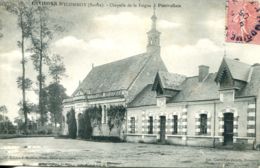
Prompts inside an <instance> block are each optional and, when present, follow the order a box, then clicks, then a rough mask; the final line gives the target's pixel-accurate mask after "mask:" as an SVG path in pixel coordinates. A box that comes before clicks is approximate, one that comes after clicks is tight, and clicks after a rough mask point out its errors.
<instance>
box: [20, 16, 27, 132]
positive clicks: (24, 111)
mask: <svg viewBox="0 0 260 168" xmlns="http://www.w3.org/2000/svg"><path fill="white" fill-rule="evenodd" d="M20 15H21V30H22V41H21V50H22V94H23V100H22V106H23V113H24V131H25V134H27V133H28V117H27V106H26V95H25V58H24V28H23V14H20Z"/></svg>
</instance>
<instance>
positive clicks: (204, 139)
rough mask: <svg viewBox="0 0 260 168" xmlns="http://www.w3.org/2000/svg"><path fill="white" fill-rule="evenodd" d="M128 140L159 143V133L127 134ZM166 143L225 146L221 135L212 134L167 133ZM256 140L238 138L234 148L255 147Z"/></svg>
mask: <svg viewBox="0 0 260 168" xmlns="http://www.w3.org/2000/svg"><path fill="white" fill-rule="evenodd" d="M126 141H127V142H135V143H137V142H142V143H157V142H158V141H159V135H156V134H127V135H126ZM166 143H167V144H171V145H184V146H199V147H211V148H212V147H216V148H225V146H223V142H222V141H220V137H215V138H214V137H212V136H187V135H167V134H166ZM253 146H254V141H249V140H248V138H246V137H245V138H236V142H234V143H233V148H234V149H253Z"/></svg>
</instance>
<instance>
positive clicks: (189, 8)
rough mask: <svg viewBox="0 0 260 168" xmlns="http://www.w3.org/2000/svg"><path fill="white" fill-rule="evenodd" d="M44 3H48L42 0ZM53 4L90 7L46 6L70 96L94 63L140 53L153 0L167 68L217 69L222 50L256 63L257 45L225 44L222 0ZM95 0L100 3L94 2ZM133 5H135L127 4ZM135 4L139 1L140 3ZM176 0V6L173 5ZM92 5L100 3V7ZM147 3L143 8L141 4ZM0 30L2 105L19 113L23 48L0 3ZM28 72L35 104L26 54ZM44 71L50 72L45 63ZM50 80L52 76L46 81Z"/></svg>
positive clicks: (107, 0)
mask: <svg viewBox="0 0 260 168" xmlns="http://www.w3.org/2000/svg"><path fill="white" fill-rule="evenodd" d="M42 2H50V0H45V1H42ZM52 2H57V3H60V2H61V3H69V2H74V3H75V2H76V3H81V4H83V3H85V4H86V5H88V4H92V6H91V7H88V6H59V5H58V6H50V9H51V10H50V15H51V17H52V20H53V21H54V22H55V23H59V24H61V25H62V26H63V27H64V28H65V31H64V32H62V33H59V34H56V35H55V37H54V38H53V40H52V42H51V45H50V52H51V53H53V54H59V55H61V56H63V58H64V64H65V66H66V74H67V77H65V78H63V79H62V81H61V84H63V85H64V87H65V88H66V89H67V91H66V92H67V94H68V95H71V94H72V92H73V91H74V90H75V89H76V88H77V86H78V84H79V81H82V80H83V79H84V78H85V76H86V75H87V74H88V72H89V71H90V70H91V68H92V65H94V66H97V65H102V64H105V63H109V62H112V61H116V60H120V59H124V58H127V57H130V56H133V55H137V54H140V53H144V52H145V51H146V45H147V35H146V32H148V31H149V30H150V27H151V19H150V17H151V16H152V13H153V9H152V8H151V7H149V6H151V5H152V4H153V3H154V2H155V4H157V5H159V4H161V5H168V6H170V5H172V6H175V7H157V8H156V15H157V18H158V22H157V29H158V30H159V31H160V32H161V57H162V59H163V61H164V63H165V65H166V66H167V68H168V70H169V71H170V72H174V73H180V74H184V75H187V76H194V75H197V74H198V66H199V65H202V64H203V65H208V66H210V72H216V71H217V70H218V67H219V65H220V63H221V60H222V59H223V56H224V53H226V56H227V57H229V58H239V59H240V61H241V62H245V63H248V64H254V63H257V62H260V56H259V53H260V46H259V45H254V44H238V43H225V36H224V29H225V21H226V11H225V2H226V0H163V1H162V0H161V1H159V0H157V1H153V0H76V1H72V0H71V1H70V0H56V1H54V0H52ZM97 3H98V4H97ZM128 4H131V5H133V4H135V5H136V6H137V7H127V5H128ZM139 4H142V5H140V6H139ZM173 4H175V5H173ZM94 5H104V6H103V7H98V6H94ZM145 6H146V7H145ZM0 20H1V23H2V30H0V31H1V32H2V34H3V35H4V36H3V37H2V38H1V39H0V93H1V94H0V105H6V106H7V108H8V116H9V117H10V118H11V119H12V120H13V119H14V118H15V117H16V116H18V108H19V107H18V106H17V104H18V102H19V101H20V100H21V96H22V93H21V90H19V89H18V88H17V84H16V79H17V77H18V76H20V75H21V73H22V71H21V70H22V69H21V64H20V61H21V52H20V50H19V48H18V47H17V45H16V44H17V40H19V38H20V36H21V33H20V31H19V29H18V27H17V20H16V17H15V16H14V15H12V14H10V13H8V12H6V11H5V10H4V8H3V6H1V4H0ZM26 57H27V59H28V63H27V66H26V74H27V77H29V78H31V79H32V80H33V81H34V85H33V88H32V89H31V90H30V91H28V92H27V98H28V99H29V100H30V101H31V102H35V103H37V95H36V94H35V91H34V89H36V88H37V85H36V82H35V81H36V72H35V70H34V69H33V66H32V62H31V61H30V55H29V54H26ZM44 68H45V74H47V75H48V71H47V67H46V66H45V67H44ZM48 82H50V79H49V80H48V81H47V84H48Z"/></svg>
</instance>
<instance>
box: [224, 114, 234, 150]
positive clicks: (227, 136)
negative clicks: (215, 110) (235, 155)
mask: <svg viewBox="0 0 260 168" xmlns="http://www.w3.org/2000/svg"><path fill="white" fill-rule="evenodd" d="M233 121H234V115H233V113H224V145H232V144H233V128H234V124H233V123H234V122H233Z"/></svg>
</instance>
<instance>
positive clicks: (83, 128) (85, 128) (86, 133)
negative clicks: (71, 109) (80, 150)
mask: <svg viewBox="0 0 260 168" xmlns="http://www.w3.org/2000/svg"><path fill="white" fill-rule="evenodd" d="M89 112H90V111H89V110H86V111H84V113H83V114H79V137H80V138H83V139H90V138H91V136H92V132H93V128H92V126H91V120H90V116H89Z"/></svg>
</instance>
